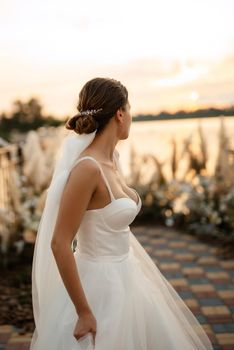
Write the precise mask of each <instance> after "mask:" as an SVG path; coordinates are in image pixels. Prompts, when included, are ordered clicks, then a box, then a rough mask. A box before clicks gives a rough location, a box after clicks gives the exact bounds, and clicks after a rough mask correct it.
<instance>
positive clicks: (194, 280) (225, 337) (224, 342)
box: [0, 226, 234, 350]
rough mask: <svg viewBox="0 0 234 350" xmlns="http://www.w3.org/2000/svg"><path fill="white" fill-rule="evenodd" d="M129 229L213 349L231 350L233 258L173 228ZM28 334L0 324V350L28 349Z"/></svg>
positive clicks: (233, 329) (233, 342) (233, 340)
mask: <svg viewBox="0 0 234 350" xmlns="http://www.w3.org/2000/svg"><path fill="white" fill-rule="evenodd" d="M132 231H133V232H134V234H135V235H136V237H137V238H138V239H139V241H140V242H141V243H142V245H143V246H144V248H145V249H146V251H147V252H148V253H149V255H150V256H151V257H152V258H153V260H154V261H155V263H156V264H157V266H158V268H159V269H160V271H161V272H162V273H163V275H164V276H165V277H166V278H167V280H168V281H169V282H170V283H171V284H172V286H173V287H174V288H175V289H176V291H177V292H178V293H179V295H180V296H181V297H182V298H183V300H184V301H185V302H186V304H187V305H188V307H189V308H190V309H191V311H192V312H193V313H194V315H195V316H196V317H197V319H198V320H199V322H200V323H201V324H202V326H203V327H204V329H205V331H206V332H207V334H208V336H209V338H210V339H211V342H212V344H213V347H214V350H231V349H232V350H233V349H234V315H233V314H234V260H222V259H219V258H217V257H216V255H215V251H216V248H215V247H212V246H211V245H209V244H206V243H201V242H199V241H197V240H196V238H194V237H193V236H190V235H185V234H180V233H178V232H176V231H174V230H173V229H163V228H162V229H161V228H153V227H152V228H147V229H146V228H145V227H143V226H142V227H141V226H138V227H133V228H132ZM30 338H31V334H24V335H19V334H18V330H17V329H16V328H15V327H12V326H10V325H3V326H0V350H28V349H29V342H30ZM45 350H49V349H45ZM110 350H111V349H110ZM124 350H127V349H124ZM152 350H156V349H152ZM183 350H186V349H183Z"/></svg>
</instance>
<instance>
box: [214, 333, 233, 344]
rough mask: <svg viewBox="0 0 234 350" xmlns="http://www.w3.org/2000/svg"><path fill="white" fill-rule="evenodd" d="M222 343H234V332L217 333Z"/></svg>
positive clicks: (219, 341)
mask: <svg viewBox="0 0 234 350" xmlns="http://www.w3.org/2000/svg"><path fill="white" fill-rule="evenodd" d="M216 337H217V339H218V343H219V344H220V345H232V346H233V345H234V334H231V333H220V334H217V335H216Z"/></svg>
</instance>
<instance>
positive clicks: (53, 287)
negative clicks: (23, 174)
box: [30, 129, 97, 350]
mask: <svg viewBox="0 0 234 350" xmlns="http://www.w3.org/2000/svg"><path fill="white" fill-rule="evenodd" d="M96 131H97V129H96V130H95V131H93V132H92V133H90V134H76V133H74V131H70V132H69V133H68V135H67V136H66V137H65V138H64V140H63V142H62V144H61V146H60V148H59V150H58V152H57V154H56V162H55V167H54V172H53V176H52V180H51V183H50V186H49V188H48V189H47V196H46V201H45V206H44V210H43V212H42V216H41V219H40V222H39V226H38V230H37V237H36V241H35V246H34V253H33V263H32V305H33V315H34V321H35V329H34V333H33V336H32V340H31V344H30V350H32V349H33V350H34V349H36V341H37V337H38V336H39V335H40V336H42V330H44V328H45V322H47V321H48V320H47V318H48V314H49V313H48V310H49V308H50V306H51V304H52V301H53V298H54V297H55V295H56V293H57V294H58V291H59V289H60V288H65V287H63V285H62V283H63V281H62V278H61V276H60V273H59V270H58V267H57V265H56V261H55V259H54V256H53V253H52V250H51V246H50V243H51V239H52V236H53V232H54V227H55V224H56V219H57V215H58V210H59V203H60V199H61V195H62V193H63V189H64V187H65V184H66V182H67V179H68V176H69V173H70V172H71V170H72V168H73V166H74V165H75V164H76V160H77V158H78V157H79V155H80V153H81V152H82V151H83V150H84V149H85V148H86V147H88V145H89V144H90V143H91V142H92V141H93V139H94V137H95V134H96ZM56 312H57V310H56Z"/></svg>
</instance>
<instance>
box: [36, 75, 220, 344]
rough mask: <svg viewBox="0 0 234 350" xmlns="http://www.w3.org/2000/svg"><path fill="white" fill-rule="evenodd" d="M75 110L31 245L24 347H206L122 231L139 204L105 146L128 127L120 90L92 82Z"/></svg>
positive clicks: (111, 83)
mask: <svg viewBox="0 0 234 350" xmlns="http://www.w3.org/2000/svg"><path fill="white" fill-rule="evenodd" d="M77 109H78V114H77V115H75V116H74V117H72V118H71V119H69V120H68V121H67V123H66V127H67V129H69V130H70V131H69V132H68V135H67V136H66V137H65V139H64V141H63V143H62V145H61V147H60V149H59V151H58V153H57V159H56V165H55V169H54V173H53V177H52V180H51V183H50V186H49V188H48V190H47V197H46V202H45V207H44V211H43V213H42V217H41V221H40V224H39V227H38V232H37V238H36V242H35V248H34V255H33V266H32V301H33V314H34V320H35V330H34V333H33V337H32V340H31V346H30V350H81V349H83V350H91V349H95V350H172V349H173V350H182V349H183V350H195V349H196V350H210V349H213V348H212V345H211V342H210V340H209V338H208V336H207V334H206V333H205V331H204V330H203V328H202V326H201V325H200V324H199V322H198V321H197V319H196V318H195V316H194V315H193V314H192V312H191V311H190V309H189V308H188V307H187V305H186V304H185V303H184V301H183V300H182V299H181V298H180V296H179V295H178V294H177V292H176V291H175V289H174V288H173V287H172V286H171V284H170V283H169V282H168V281H167V280H166V279H165V277H164V276H163V275H162V273H161V272H160V270H159V269H158V267H157V266H156V265H155V263H154V262H153V260H152V259H151V258H150V256H149V255H148V254H147V252H146V251H145V249H144V248H143V246H142V245H141V244H140V242H139V241H138V240H137V239H136V237H135V236H134V235H133V233H132V232H131V230H130V227H129V225H130V224H131V223H132V222H133V220H134V219H135V217H136V216H137V214H138V213H139V211H140V209H141V205H142V203H141V198H140V196H139V194H138V193H137V192H136V190H134V189H133V188H130V187H128V186H127V185H126V183H125V180H124V176H123V171H122V169H121V163H120V158H119V153H118V151H117V150H116V148H115V147H116V144H117V143H118V141H119V140H124V139H127V138H128V135H129V130H130V126H131V122H132V117H131V112H130V103H129V99H128V91H127V89H126V88H125V87H124V86H123V85H122V84H121V83H120V82H119V81H117V80H115V79H110V78H99V77H98V78H94V79H92V80H90V81H88V82H87V83H86V84H85V85H84V86H83V88H82V90H81V91H80V94H79V102H78V106H77ZM71 130H72V131H71Z"/></svg>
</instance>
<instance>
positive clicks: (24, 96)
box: [0, 0, 234, 117]
mask: <svg viewBox="0 0 234 350" xmlns="http://www.w3.org/2000/svg"><path fill="white" fill-rule="evenodd" d="M0 9H1V10H0V45H1V51H0V76H1V78H0V81H1V86H0V112H3V111H5V112H9V111H10V110H11V107H12V103H13V101H14V100H16V99H21V100H23V101H26V100H28V99H29V98H30V97H37V98H39V100H40V102H41V103H42V105H43V106H44V112H45V113H52V114H54V115H55V116H57V117H64V116H65V115H69V114H73V113H75V112H76V104H77V99H78V93H79V91H80V89H81V88H82V86H83V84H85V82H86V81H87V80H89V79H92V78H94V77H97V76H100V77H110V78H115V79H117V80H120V81H121V82H122V83H123V84H124V85H125V86H126V87H127V89H128V91H129V100H130V103H131V106H132V113H133V115H134V114H138V113H157V112H159V111H162V110H167V111H176V110H178V109H195V108H200V107H209V106H214V107H222V106H226V105H231V104H234V26H233V13H234V1H233V0H222V1H221V0H158V1H156V0H153V1H151V0H145V1H142V0H141V1H138V0H134V1H133V0H118V1H115V2H114V1H111V0H109V1H108V0H98V1H94V0H92V1H90V0H85V1H80V0H67V1H64V0H63V1H61V0H56V1H55V0H54V1H52V0H38V1H34V0H21V1H19V0H14V1H13V0H4V1H3V0H0Z"/></svg>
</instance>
